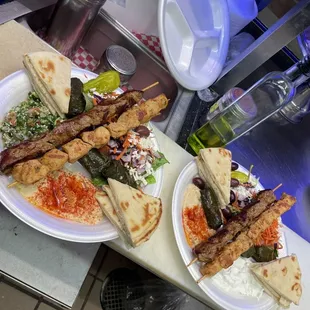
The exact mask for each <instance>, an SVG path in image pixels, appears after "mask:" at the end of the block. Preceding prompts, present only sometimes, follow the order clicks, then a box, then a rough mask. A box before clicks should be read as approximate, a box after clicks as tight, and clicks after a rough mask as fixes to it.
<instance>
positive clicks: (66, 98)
mask: <svg viewBox="0 0 310 310" xmlns="http://www.w3.org/2000/svg"><path fill="white" fill-rule="evenodd" d="M23 62H24V66H25V68H26V70H27V73H28V75H29V77H30V80H31V84H32V85H33V87H34V89H35V90H36V92H37V93H38V95H39V96H40V98H41V100H42V101H43V102H44V103H45V104H46V105H47V106H48V108H49V109H50V110H51V112H52V113H54V114H56V113H57V114H58V115H59V116H61V117H64V114H67V113H68V112H69V102H70V95H71V61H70V60H69V59H68V58H66V57H64V56H62V55H59V54H56V53H52V52H35V53H30V54H26V55H24V60H23Z"/></svg>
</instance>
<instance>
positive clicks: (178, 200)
mask: <svg viewBox="0 0 310 310" xmlns="http://www.w3.org/2000/svg"><path fill="white" fill-rule="evenodd" d="M238 171H241V172H244V173H246V174H247V173H248V170H247V169H245V168H244V167H242V166H241V165H239V169H238ZM195 176H198V168H197V166H196V163H195V160H193V161H191V162H190V163H189V164H188V165H187V166H186V167H185V168H184V169H183V170H182V172H181V173H180V175H179V177H178V179H177V182H176V184H175V188H174V192H173V198H172V223H173V229H174V235H175V238H176V242H177V245H178V248H179V251H180V254H181V256H182V259H183V261H184V264H185V265H188V264H189V262H190V261H191V260H192V259H193V253H192V249H191V248H190V247H189V246H188V244H187V242H186V237H185V234H184V230H183V224H182V205H183V195H184V192H185V189H186V187H187V186H188V185H189V184H191V183H192V180H193V178H194V177H195ZM256 189H257V190H259V191H260V190H263V189H264V187H263V186H262V184H261V183H260V182H259V183H258V184H257V187H256ZM280 243H281V244H282V246H283V248H282V249H281V250H279V257H283V256H286V255H287V247H286V243H285V237H284V233H283V231H281V237H280ZM188 271H189V272H190V274H191V275H192V277H193V278H194V280H195V281H197V280H198V279H200V278H201V273H200V271H199V264H197V263H196V264H193V265H191V266H190V267H189V268H188ZM197 285H199V286H200V288H201V289H202V290H203V291H204V292H205V293H206V294H207V295H208V296H209V297H210V298H211V299H212V300H213V301H214V302H216V303H217V304H218V305H220V306H221V307H223V308H225V309H230V310H241V309H257V310H267V309H271V308H272V307H273V306H274V305H275V301H274V300H273V299H272V298H271V297H269V296H268V295H267V294H265V293H264V294H263V296H262V297H261V298H260V299H259V300H257V299H256V298H253V297H247V296H244V295H241V294H238V295H236V294H232V293H228V292H226V291H224V290H222V289H221V288H220V287H219V286H217V285H216V284H215V283H214V282H213V281H212V278H207V279H205V280H203V281H201V282H200V283H199V284H197Z"/></svg>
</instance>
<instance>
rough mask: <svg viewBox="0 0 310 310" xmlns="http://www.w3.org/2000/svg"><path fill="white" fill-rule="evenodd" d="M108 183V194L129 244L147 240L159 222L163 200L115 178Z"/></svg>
mask: <svg viewBox="0 0 310 310" xmlns="http://www.w3.org/2000/svg"><path fill="white" fill-rule="evenodd" d="M108 183H109V186H110V191H109V190H108V191H107V194H108V196H109V198H110V199H111V201H112V203H113V207H114V209H115V211H116V214H117V217H118V219H119V221H120V223H121V226H122V230H123V231H124V232H125V233H126V235H127V239H129V240H130V241H129V244H130V245H131V246H132V247H136V246H138V245H140V244H141V243H143V242H145V241H147V240H148V239H149V238H150V237H151V235H152V234H153V232H154V231H155V229H156V228H157V226H158V224H159V220H160V218H161V214H162V204H161V200H160V199H159V198H154V197H152V196H149V195H147V194H144V193H142V192H140V191H139V190H136V189H134V188H132V187H130V186H129V185H126V184H123V183H120V182H118V181H116V180H113V179H108ZM113 201H114V202H113Z"/></svg>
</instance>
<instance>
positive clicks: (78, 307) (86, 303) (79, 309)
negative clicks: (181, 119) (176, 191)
mask: <svg viewBox="0 0 310 310" xmlns="http://www.w3.org/2000/svg"><path fill="white" fill-rule="evenodd" d="M121 267H125V268H129V269H133V270H136V271H137V272H138V273H139V276H140V277H141V278H142V279H150V278H152V279H153V278H154V276H153V275H152V274H150V273H149V272H148V271H146V270H144V269H142V268H140V267H139V266H138V265H136V264H135V263H133V262H131V261H130V260H128V259H127V258H125V257H123V256H121V255H119V254H118V253H116V252H114V251H113V250H111V249H108V248H107V247H106V246H104V245H101V247H100V249H99V251H98V253H97V256H96V257H95V259H94V262H93V264H92V266H91V268H90V270H89V274H88V275H87V277H86V279H85V281H84V283H83V286H82V288H81V290H80V293H79V296H78V297H77V299H76V301H75V303H74V305H73V307H72V310H101V309H102V308H101V305H100V290H101V287H102V283H103V280H104V279H105V278H106V276H107V275H108V274H109V273H110V272H111V271H112V270H114V269H116V268H121ZM183 297H184V296H183ZM62 309H63V308H61V307H60V306H59V305H55V304H52V303H51V302H50V301H48V300H45V299H44V297H42V296H39V295H36V294H34V293H33V292H30V291H27V289H26V288H25V287H20V286H17V285H16V284H15V283H12V282H10V281H9V280H8V279H6V278H5V277H3V276H2V277H1V276H0V310H62ZM177 309H180V310H191V309H195V310H207V309H210V308H208V307H206V306H204V305H203V304H201V303H200V302H198V301H196V300H195V299H193V298H191V297H189V296H186V297H184V298H183V302H182V305H181V306H179V307H178V308H177ZM145 310H147V308H145ZM158 310H160V309H158Z"/></svg>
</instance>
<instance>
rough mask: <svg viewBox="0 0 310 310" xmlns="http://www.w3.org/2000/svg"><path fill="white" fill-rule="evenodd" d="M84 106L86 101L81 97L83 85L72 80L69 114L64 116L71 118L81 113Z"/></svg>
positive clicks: (76, 79) (78, 81) (78, 80)
mask: <svg viewBox="0 0 310 310" xmlns="http://www.w3.org/2000/svg"><path fill="white" fill-rule="evenodd" d="M85 106H86V101H85V98H84V95H83V83H82V82H81V81H80V79H78V78H72V79H71V96H70V102H69V112H68V114H67V115H66V116H67V117H68V118H71V117H74V116H77V115H79V114H81V113H83V112H84V110H85Z"/></svg>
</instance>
